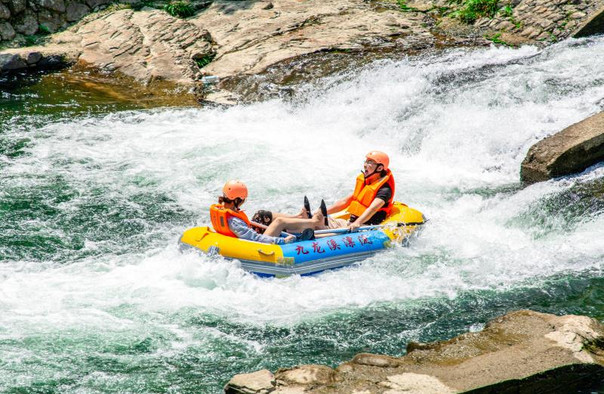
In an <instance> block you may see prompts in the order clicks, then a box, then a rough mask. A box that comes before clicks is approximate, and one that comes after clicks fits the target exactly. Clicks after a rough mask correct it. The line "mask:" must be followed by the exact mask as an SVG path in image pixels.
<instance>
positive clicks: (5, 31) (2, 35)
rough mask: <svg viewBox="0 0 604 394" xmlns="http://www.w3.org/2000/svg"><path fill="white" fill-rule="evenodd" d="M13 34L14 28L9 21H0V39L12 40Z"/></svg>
mask: <svg viewBox="0 0 604 394" xmlns="http://www.w3.org/2000/svg"><path fill="white" fill-rule="evenodd" d="M15 35H16V33H15V29H13V26H12V25H11V24H10V23H8V22H0V40H12V39H13V38H15Z"/></svg>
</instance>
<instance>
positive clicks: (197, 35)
mask: <svg viewBox="0 0 604 394" xmlns="http://www.w3.org/2000/svg"><path fill="white" fill-rule="evenodd" d="M69 34H71V35H72V36H73V35H75V36H77V37H79V39H80V40H81V43H80V48H81V50H82V52H81V55H80V57H79V62H80V63H82V64H86V65H89V66H91V67H94V68H100V69H103V70H107V71H119V72H120V73H122V74H124V75H127V76H129V77H132V78H134V79H136V80H138V81H140V82H143V83H148V82H151V81H156V80H167V81H171V82H175V83H178V84H182V85H191V84H192V83H193V82H194V81H195V80H196V79H197V78H198V77H199V75H200V71H199V66H198V65H197V63H196V62H195V60H194V59H196V58H199V57H203V56H211V55H212V54H213V49H212V43H211V40H212V39H211V37H210V35H209V34H208V32H207V31H206V30H204V29H201V28H199V27H197V26H195V25H194V24H192V23H190V22H189V21H186V20H182V19H179V18H174V17H172V16H170V15H168V14H167V13H166V12H163V11H158V10H153V11H141V12H134V11H132V10H120V11H117V12H114V13H111V14H108V15H106V16H103V17H100V18H97V19H94V20H92V21H90V22H87V23H84V24H82V25H81V26H79V28H78V29H77V30H75V32H73V33H71V32H70V33H69ZM61 38H62V36H61V35H59V36H58V37H57V38H56V40H61Z"/></svg>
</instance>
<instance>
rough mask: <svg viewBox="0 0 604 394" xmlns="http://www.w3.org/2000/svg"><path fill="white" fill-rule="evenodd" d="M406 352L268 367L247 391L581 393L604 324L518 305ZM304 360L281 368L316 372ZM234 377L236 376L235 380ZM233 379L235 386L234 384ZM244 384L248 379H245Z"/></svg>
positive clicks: (590, 378)
mask: <svg viewBox="0 0 604 394" xmlns="http://www.w3.org/2000/svg"><path fill="white" fill-rule="evenodd" d="M412 348H413V349H412V351H411V352H410V353H409V354H407V355H406V356H404V357H401V358H395V357H388V356H379V355H370V354H361V355H357V356H356V357H355V359H354V360H353V362H349V363H345V364H342V365H341V366H339V367H338V368H336V369H335V370H331V369H330V368H327V367H324V369H322V370H320V371H324V372H325V375H324V378H321V379H314V378H307V376H308V375H306V374H304V373H303V374H301V375H299V377H297V378H290V379H285V378H283V379H280V378H277V382H276V386H272V385H273V383H272V381H270V375H269V372H268V371H260V372H262V373H263V376H264V379H265V380H264V383H263V384H262V385H260V386H261V390H264V391H254V389H253V388H252V387H251V386H249V385H248V386H245V388H246V390H247V391H231V392H245V393H259V392H267V391H266V390H274V392H276V393H277V392H283V393H287V392H292V393H293V392H300V393H302V392H309V393H326V392H330V393H332V392H333V393H378V392H388V393H403V392H415V393H452V392H465V391H470V390H477V392H527V393H528V392H560V388H561V387H563V388H564V390H563V391H565V392H576V391H577V390H579V389H580V388H582V387H589V386H590V385H592V384H594V383H595V382H599V381H601V379H603V378H604V325H602V323H600V322H599V321H597V320H595V319H591V318H588V317H585V316H561V317H558V316H554V315H550V314H544V313H538V312H532V311H517V312H512V313H509V314H507V315H505V316H501V317H499V318H496V319H494V320H492V321H491V322H489V323H488V324H487V325H486V326H485V328H484V330H483V331H481V332H476V333H467V334H463V335H460V336H458V337H456V338H453V339H450V340H448V341H442V342H436V343H432V344H415V345H413V346H412ZM317 367H319V366H315V365H312V366H300V367H296V368H291V369H287V370H280V372H277V374H276V375H275V376H276V377H278V375H279V373H284V372H288V373H291V372H293V371H307V372H308V371H316V370H317ZM230 384H231V383H230V382H229V385H230ZM229 385H227V387H229ZM239 387H241V386H239Z"/></svg>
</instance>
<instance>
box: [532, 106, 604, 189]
mask: <svg viewBox="0 0 604 394" xmlns="http://www.w3.org/2000/svg"><path fill="white" fill-rule="evenodd" d="M602 160H604V112H600V113H599V114H596V115H594V116H591V117H589V118H587V119H585V120H583V121H581V122H579V123H575V124H574V125H572V126H569V127H567V128H566V129H564V130H562V131H561V132H559V133H556V134H554V135H552V136H550V137H548V138H545V139H544V140H541V141H539V142H538V143H536V144H535V145H533V146H532V147H531V148H530V149H529V151H528V153H527V155H526V158H525V159H524V161H523V162H522V167H521V170H520V178H521V179H522V181H523V182H527V183H533V182H540V181H545V180H547V179H551V178H555V177H559V176H564V175H569V174H573V173H576V172H580V171H583V170H585V169H586V168H587V167H589V166H591V165H594V164H596V163H598V162H600V161H602Z"/></svg>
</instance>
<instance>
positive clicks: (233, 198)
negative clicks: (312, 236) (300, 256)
mask: <svg viewBox="0 0 604 394" xmlns="http://www.w3.org/2000/svg"><path fill="white" fill-rule="evenodd" d="M247 195H248V192H247V186H245V184H244V183H243V182H241V181H228V182H227V183H225V185H224V187H223V188H222V196H221V197H219V198H218V204H213V205H211V206H210V220H211V221H212V226H213V227H214V230H215V231H216V232H217V233H219V234H223V235H226V236H229V237H236V238H240V239H245V240H248V241H254V242H262V243H272V244H284V243H290V242H293V241H295V240H296V237H295V236H294V235H288V236H287V237H285V238H281V237H279V235H280V234H281V231H282V230H283V229H284V228H285V227H287V229H288V230H290V231H299V232H302V231H303V230H304V229H306V228H313V227H315V226H317V225H319V224H320V223H322V222H323V220H324V217H323V215H322V214H321V213H320V212H319V213H317V214H315V215H314V216H313V217H312V218H308V219H301V218H297V217H284V216H286V215H282V216H279V217H277V218H275V220H273V222H272V223H271V224H270V225H269V226H268V227H267V228H266V230H265V231H264V234H258V233H257V232H255V231H254V230H253V229H252V225H253V224H252V223H251V222H250V220H249V219H248V217H247V215H246V214H245V212H243V211H242V210H241V209H240V207H241V205H242V204H243V203H244V202H245V199H246V198H247Z"/></svg>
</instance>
